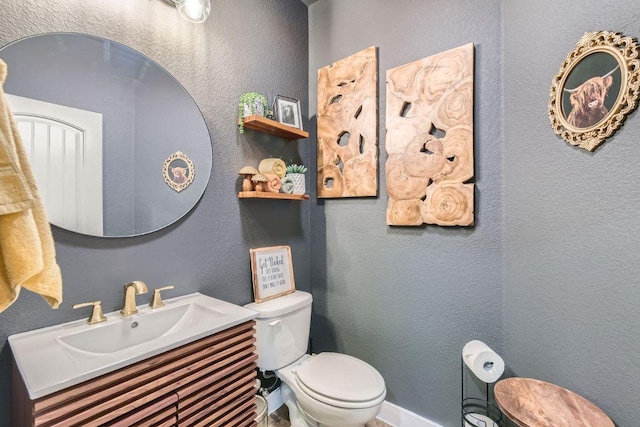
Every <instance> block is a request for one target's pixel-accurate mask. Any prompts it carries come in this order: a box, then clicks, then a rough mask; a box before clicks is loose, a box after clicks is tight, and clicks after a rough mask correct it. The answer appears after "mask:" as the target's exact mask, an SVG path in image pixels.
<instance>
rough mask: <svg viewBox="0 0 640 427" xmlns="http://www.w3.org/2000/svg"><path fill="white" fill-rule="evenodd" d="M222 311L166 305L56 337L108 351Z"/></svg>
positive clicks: (175, 330) (214, 316)
mask: <svg viewBox="0 0 640 427" xmlns="http://www.w3.org/2000/svg"><path fill="white" fill-rule="evenodd" d="M223 316H225V314H224V313H222V312H220V311H217V310H213V309H209V308H206V307H203V306H201V305H200V304H197V303H191V304H184V305H179V306H177V307H165V308H164V309H159V310H154V311H152V312H150V313H145V314H142V315H139V316H132V317H130V318H127V319H123V321H121V322H116V323H109V322H107V323H103V324H101V325H97V326H96V327H95V328H88V329H86V330H84V331H81V332H76V333H73V334H68V335H62V336H60V337H58V338H57V339H58V341H60V342H61V343H62V344H63V345H65V346H67V347H68V348H70V349H72V350H79V351H84V352H89V353H96V354H108V353H114V352H117V351H120V350H123V349H125V348H127V347H132V346H135V345H139V344H143V343H146V342H149V341H153V340H155V339H158V338H160V337H163V336H165V335H168V334H178V333H182V332H184V329H185V328H190V327H191V326H192V325H194V324H196V323H197V322H207V323H212V322H215V321H216V319H218V318H220V317H223Z"/></svg>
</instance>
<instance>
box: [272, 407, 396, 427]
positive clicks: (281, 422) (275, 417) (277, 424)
mask: <svg viewBox="0 0 640 427" xmlns="http://www.w3.org/2000/svg"><path fill="white" fill-rule="evenodd" d="M268 424H269V427H290V426H291V424H289V412H288V411H287V407H286V406H284V405H283V406H281V407H280V408H278V409H277V410H276V411H275V412H274V413H272V414H271V415H269V422H268ZM366 427H393V426H392V425H390V424H387V423H385V422H383V421H380V420H375V424H373V423H372V424H367V425H366Z"/></svg>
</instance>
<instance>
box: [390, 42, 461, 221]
mask: <svg viewBox="0 0 640 427" xmlns="http://www.w3.org/2000/svg"><path fill="white" fill-rule="evenodd" d="M473 49H474V48H473V43H469V44H467V45H464V46H461V47H458V48H455V49H451V50H449V51H446V52H442V53H439V54H437V55H433V56H429V57H427V58H424V59H421V60H418V61H415V62H411V63H409V64H406V65H403V66H400V67H397V68H394V69H391V70H388V71H387V107H386V116H387V117H386V128H387V134H386V138H385V147H386V150H387V154H388V158H387V162H386V178H387V194H388V195H389V202H388V205H387V224H388V225H411V226H419V225H422V224H425V223H426V224H436V225H441V226H454V225H458V226H470V225H473V224H474V184H473V183H471V182H470V181H471V180H472V179H473V177H474V161H473V55H474V50H473Z"/></svg>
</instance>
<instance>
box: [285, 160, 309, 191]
mask: <svg viewBox="0 0 640 427" xmlns="http://www.w3.org/2000/svg"><path fill="white" fill-rule="evenodd" d="M307 170H308V169H307V167H306V166H305V165H298V164H295V163H294V164H290V165H287V175H286V176H288V177H290V178H291V179H292V180H293V194H304V193H305V191H306V187H305V178H304V174H305V172H306V171H307Z"/></svg>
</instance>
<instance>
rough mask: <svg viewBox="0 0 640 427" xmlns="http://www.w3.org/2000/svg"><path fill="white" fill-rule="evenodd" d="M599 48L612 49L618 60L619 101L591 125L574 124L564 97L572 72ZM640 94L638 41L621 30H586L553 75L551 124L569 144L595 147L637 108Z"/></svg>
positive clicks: (605, 51)
mask: <svg viewBox="0 0 640 427" xmlns="http://www.w3.org/2000/svg"><path fill="white" fill-rule="evenodd" d="M598 52H602V53H608V54H610V55H611V56H613V57H614V58H615V59H616V61H617V62H618V65H619V67H620V90H619V92H618V96H617V98H616V101H615V103H614V104H613V105H612V107H611V108H610V109H609V111H608V112H607V113H606V114H605V115H604V117H603V118H602V119H600V120H599V121H598V122H597V123H595V124H593V125H591V126H589V127H585V128H578V127H576V126H573V125H572V124H570V123H569V122H568V120H567V118H566V117H565V115H564V114H563V110H562V97H563V95H564V92H565V89H566V88H565V84H566V82H567V78H568V77H569V75H570V74H571V72H572V71H573V70H575V69H576V67H577V66H578V65H579V64H580V63H581V62H582V61H583V60H584V59H585V58H586V57H588V56H590V55H592V54H594V53H598ZM613 71H615V69H614V70H613ZM594 77H595V76H594ZM603 77H604V76H603ZM580 86H582V85H580ZM580 86H579V87H580ZM639 95H640V60H639V59H638V45H637V43H636V41H635V40H634V39H633V38H631V37H623V36H622V35H621V34H620V33H613V32H610V31H597V32H590V33H585V34H584V35H583V36H582V38H581V39H580V41H578V43H576V47H575V48H574V49H573V50H572V51H571V52H570V53H569V55H568V56H567V58H566V59H565V60H564V62H563V63H562V66H561V67H560V72H559V73H558V74H557V75H556V76H555V78H554V79H553V83H552V85H551V91H550V101H549V119H550V120H551V126H552V127H553V131H554V132H555V133H556V134H558V135H560V136H561V137H562V138H563V139H564V140H565V141H567V142H568V143H569V144H571V145H575V146H578V147H580V148H584V149H585V150H588V151H594V150H595V149H596V148H598V146H600V144H602V143H603V142H604V141H605V140H606V139H607V138H608V137H610V136H611V135H613V134H614V133H615V132H616V130H618V129H619V128H620V127H621V126H622V124H623V122H624V120H625V119H626V117H627V115H629V114H630V113H632V112H633V110H635V109H636V107H637V105H638V97H639Z"/></svg>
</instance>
